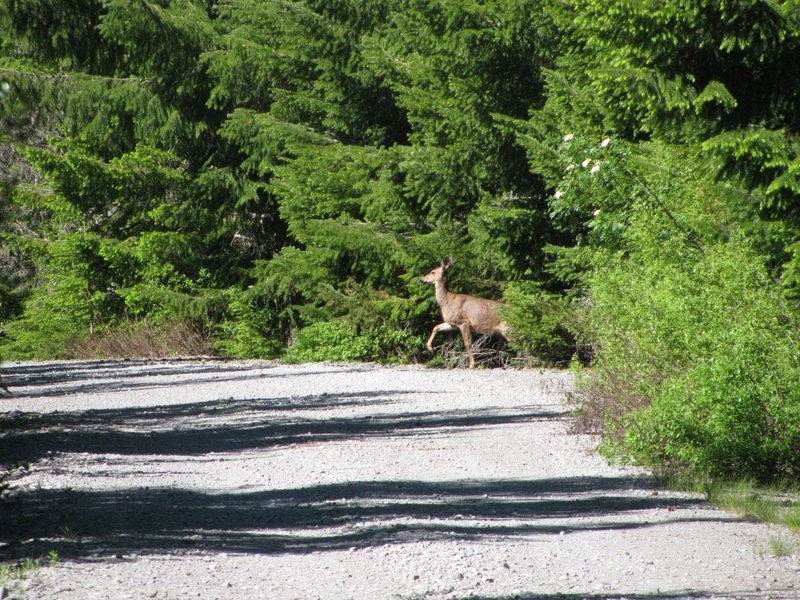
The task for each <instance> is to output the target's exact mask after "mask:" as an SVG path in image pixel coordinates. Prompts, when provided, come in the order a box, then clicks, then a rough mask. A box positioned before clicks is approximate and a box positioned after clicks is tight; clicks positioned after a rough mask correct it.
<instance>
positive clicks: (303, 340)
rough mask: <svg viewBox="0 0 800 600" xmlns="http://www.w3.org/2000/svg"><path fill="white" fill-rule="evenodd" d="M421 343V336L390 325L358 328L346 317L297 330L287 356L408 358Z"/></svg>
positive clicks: (296, 359) (289, 358)
mask: <svg viewBox="0 0 800 600" xmlns="http://www.w3.org/2000/svg"><path fill="white" fill-rule="evenodd" d="M421 345H422V339H421V338H420V337H419V336H414V335H410V334H409V333H408V332H405V331H402V330H399V329H395V328H392V327H389V326H386V325H384V326H378V327H374V328H372V329H369V330H363V331H360V332H359V331H357V330H356V329H355V328H354V327H353V324H352V323H349V322H348V321H347V320H344V319H341V320H335V321H317V322H316V323H314V324H312V325H309V326H308V327H305V328H303V329H301V330H300V331H298V332H297V337H296V339H295V343H294V345H292V346H290V347H289V349H288V351H287V352H286V354H285V356H284V358H285V359H286V360H287V361H289V362H306V361H321V360H332V361H338V362H348V361H361V360H377V361H393V360H397V359H406V358H407V357H408V355H409V354H410V353H411V352H412V351H413V350H412V349H415V348H416V347H419V346H421Z"/></svg>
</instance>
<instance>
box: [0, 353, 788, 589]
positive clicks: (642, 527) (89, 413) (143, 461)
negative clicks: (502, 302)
mask: <svg viewBox="0 0 800 600" xmlns="http://www.w3.org/2000/svg"><path fill="white" fill-rule="evenodd" d="M0 374H2V376H3V379H4V381H5V382H6V383H7V384H8V385H9V386H10V387H11V388H12V391H13V392H14V397H12V398H3V399H0V418H1V419H2V421H0V422H1V423H2V424H3V432H2V437H0V459H2V460H3V461H9V460H19V461H23V462H28V463H30V471H29V472H27V473H23V472H22V471H21V470H20V471H18V476H17V477H16V479H15V480H14V481H13V493H12V494H11V497H10V498H9V499H7V500H6V501H5V502H3V503H2V505H0V511H2V512H0V514H1V515H2V530H0V541H1V542H2V545H0V553H1V554H2V555H3V557H4V558H5V559H6V562H7V563H8V562H9V561H10V562H14V561H19V560H20V559H22V558H24V557H30V556H34V557H40V558H41V559H42V566H41V567H40V568H39V569H37V570H36V571H35V572H34V573H32V574H31V576H30V577H28V578H27V579H26V580H24V581H21V582H20V581H17V582H13V583H12V584H9V586H8V589H7V590H6V594H7V595H11V596H14V595H19V596H23V597H27V598H59V599H62V598H63V599H76V600H77V599H81V600H83V599H86V598H192V597H196V598H204V599H213V598H225V599H241V598H245V599H250V598H252V599H264V598H277V599H301V598H302V599H312V598H325V599H329V598H330V599H339V598H358V599H382V598H408V599H412V598H483V599H489V598H491V599H511V598H603V599H610V598H621V597H628V598H634V597H635V598H690V597H703V598H768V597H771V598H800V591H796V590H798V589H800V561H799V560H798V557H797V556H788V557H774V556H772V552H771V549H770V548H771V544H773V543H774V540H780V539H783V538H786V539H788V536H789V534H788V533H786V532H784V531H783V530H781V529H778V528H770V527H767V526H764V525H761V524H756V523H749V522H742V521H739V520H737V519H736V518H734V517H733V516H732V515H730V514H727V513H725V512H722V511H720V510H716V509H714V508H711V507H709V506H708V505H706V504H704V503H703V502H701V501H700V500H699V499H698V498H694V497H690V496H686V495H680V494H675V493H670V492H666V491H663V490H657V489H656V488H655V487H654V484H653V482H652V480H651V479H650V478H649V477H648V475H647V474H646V473H643V472H641V471H638V470H635V469H625V468H618V467H610V466H608V465H607V464H606V463H605V461H604V460H603V459H602V458H600V457H599V456H597V455H596V454H595V453H594V452H592V447H593V443H594V440H592V439H590V438H587V437H583V436H575V435H569V434H568V433H567V430H568V427H569V422H568V420H567V418H566V416H565V410H566V407H565V405H564V403H563V397H564V393H565V392H566V391H567V390H568V389H569V387H570V385H571V381H570V376H569V375H568V374H566V373H563V372H538V371H500V370H495V371H485V370H478V371H465V370H450V371H443V370H429V369H424V368H416V367H415V368H385V367H375V366H369V365H366V366H365V365H336V366H333V365H318V364H317V365H303V366H286V365H279V364H272V363H262V362H244V363H243V362H239V363H222V362H213V361H175V362H149V363H148V362H136V361H126V362H91V363H85V362H83V363H55V364H53V363H49V364H48V363H37V364H24V365H14V364H6V365H4V367H3V368H2V369H0ZM48 554H51V555H52V556H53V557H54V558H55V556H56V554H57V561H55V564H52V565H51V564H50V561H49V559H48Z"/></svg>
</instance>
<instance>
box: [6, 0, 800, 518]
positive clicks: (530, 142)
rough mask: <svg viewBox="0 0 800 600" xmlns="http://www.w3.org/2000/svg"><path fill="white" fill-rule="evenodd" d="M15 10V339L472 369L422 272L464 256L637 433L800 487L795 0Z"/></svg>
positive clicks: (269, 3) (9, 53)
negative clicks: (433, 349)
mask: <svg viewBox="0 0 800 600" xmlns="http://www.w3.org/2000/svg"><path fill="white" fill-rule="evenodd" d="M0 25H2V28H3V30H4V31H6V32H8V33H9V35H8V36H5V37H3V38H2V40H0V241H1V242H2V243H1V244H0V328H2V336H0V356H2V357H3V358H4V359H6V360H7V359H12V358H13V359H31V358H67V357H76V356H83V357H96V356H129V355H139V356H170V355H186V354H198V353H214V354H217V355H220V356H225V357H240V358H243V357H281V358H285V359H287V360H292V361H306V360H323V359H327V360H379V361H384V362H410V361H413V362H424V361H431V360H433V361H438V362H439V363H441V362H442V361H444V362H445V363H446V364H448V365H449V364H453V362H454V361H453V360H452V358H450V357H448V355H447V354H449V353H446V354H445V356H444V358H442V355H441V353H440V354H438V355H436V356H431V354H430V353H428V352H427V351H426V350H425V349H424V348H423V341H424V339H425V336H426V335H427V333H428V332H429V331H430V329H431V327H432V325H434V324H435V323H436V322H437V317H438V314H437V307H436V303H435V299H434V297H433V294H432V292H431V290H430V288H428V287H426V286H425V285H424V284H423V283H422V282H420V276H421V275H423V274H424V273H426V272H427V271H428V270H430V268H431V267H433V266H434V265H435V264H437V263H438V262H439V261H440V260H441V259H442V258H443V257H444V256H447V255H452V256H453V258H454V266H453V268H452V270H451V273H452V276H451V280H450V286H451V288H452V289H454V290H456V291H460V292H465V293H470V294H475V295H479V296H483V297H489V298H498V299H499V298H504V299H505V301H506V304H507V308H506V311H505V312H506V314H505V315H504V316H505V318H506V319H507V320H508V321H509V322H510V323H511V324H512V326H513V328H514V331H515V338H514V342H513V344H511V346H510V347H506V348H505V349H504V352H507V353H508V354H507V355H504V357H503V360H505V361H506V362H509V363H510V364H519V363H524V364H536V365H545V366H550V365H555V366H567V365H569V364H572V365H574V366H575V368H577V369H579V370H581V373H582V374H581V377H580V379H581V381H582V385H581V388H580V391H579V393H578V400H579V402H580V422H581V423H582V425H583V426H584V427H585V428H586V430H588V431H593V432H598V433H601V434H602V435H603V440H604V442H603V451H604V452H606V453H607V454H608V456H610V457H613V458H616V459H622V460H630V461H635V462H637V463H639V464H643V465H647V466H650V467H653V468H656V469H661V470H667V471H670V472H688V473H691V474H692V475H693V476H694V477H696V478H699V480H701V481H706V480H728V479H733V480H748V481H753V482H756V483H757V484H759V485H763V484H770V485H776V482H783V484H785V486H786V489H792V490H796V488H793V487H791V486H796V485H797V484H798V482H799V481H800V322H799V321H798V319H799V316H800V311H799V310H798V299H800V138H799V137H798V134H799V133H800V71H798V69H797V68H796V65H797V64H798V63H800V4H798V2H797V0H748V1H745V2H741V1H736V2H734V1H725V0H723V1H721V2H720V1H715V2H708V1H698V2H693V3H689V4H687V3H685V2H673V1H667V2H649V1H645V2H638V3H633V4H632V3H630V2H626V1H622V0H620V1H616V0H614V1H607V0H602V1H601V0H576V1H574V2H570V3H564V2H561V1H556V0H536V1H528V0H491V1H477V0H466V1H463V2H440V1H431V0H425V1H423V0H415V1H412V2H405V1H403V2H401V1H400V0H379V1H374V0H337V1H328V0H325V1H321V0H295V1H286V0H275V1H273V0H225V1H212V0H204V1H198V0H137V1H135V2H130V1H129V0H102V1H101V0H79V1H77V2H76V0H69V1H68V0H44V1H42V0H35V1H34V0H18V1H15V2H11V3H3V4H2V6H0ZM443 339H444V338H443ZM453 343H455V344H458V343H459V342H458V341H454V342H453ZM515 361H516V362H515ZM795 497H796V496H795ZM792 511H794V513H793V512H792ZM787 514H789V515H790V516H789V517H788V519H789V523H790V524H791V522H793V520H796V519H797V516H796V509H792V510H789V511H788V512H787ZM791 514H794V516H791Z"/></svg>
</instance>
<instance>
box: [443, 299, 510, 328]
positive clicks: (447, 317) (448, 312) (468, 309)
mask: <svg viewBox="0 0 800 600" xmlns="http://www.w3.org/2000/svg"><path fill="white" fill-rule="evenodd" d="M499 306H500V303H499V302H495V301H494V300H487V299H486V298H478V297H476V296H469V295H467V294H452V293H451V294H449V298H448V302H447V304H446V305H444V306H442V318H443V319H444V321H445V322H447V323H449V324H450V325H455V326H459V325H463V324H464V323H468V324H469V326H470V328H471V329H472V330H473V331H475V332H477V333H483V334H489V333H493V332H495V331H497V330H498V326H499V325H500V316H499V315H498V312H497V309H498V307H499Z"/></svg>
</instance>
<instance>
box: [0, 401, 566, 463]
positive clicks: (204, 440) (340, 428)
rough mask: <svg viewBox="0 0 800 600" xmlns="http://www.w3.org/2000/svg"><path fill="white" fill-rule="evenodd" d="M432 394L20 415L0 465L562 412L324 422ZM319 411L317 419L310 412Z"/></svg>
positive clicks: (12, 418)
mask: <svg viewBox="0 0 800 600" xmlns="http://www.w3.org/2000/svg"><path fill="white" fill-rule="evenodd" d="M435 393H437V392H434V391H419V390H414V391H411V390H371V391H359V392H348V393H335V394H328V393H324V394H318V395H307V396H292V397H279V398H248V399H220V400H210V401H202V402H194V403H185V404H176V405H159V406H146V407H133V408H121V409H93V410H86V411H70V412H51V413H33V412H24V413H21V412H17V413H9V414H7V415H5V416H4V417H0V424H2V428H3V429H2V437H0V464H5V465H10V464H18V463H30V462H34V461H36V460H38V459H40V458H42V457H44V456H47V455H50V454H54V453H71V452H80V453H92V454H123V455H150V456H165V455H172V456H176V455H177V456H196V455H202V454H209V453H222V452H236V451H242V450H254V449H264V448H275V447H280V446H287V445H291V444H303V443H312V442H313V443H319V442H327V441H337V440H346V439H355V438H365V437H386V436H395V437H396V436H403V435H425V434H432V433H444V432H448V431H454V430H459V429H464V428H472V427H481V426H491V425H500V424H507V423H518V422H533V421H536V420H541V419H560V418H563V417H564V415H563V413H562V412H557V411H556V412H554V411H543V410H541V408H540V407H535V406H534V407H528V408H524V407H523V408H521V409H519V410H515V411H513V412H507V411H506V412H498V411H497V410H495V409H491V408H482V409H475V410H472V411H463V410H453V411H426V412H414V413H399V414H398V413H396V412H395V413H375V412H371V413H369V414H361V415H353V416H346V417H340V416H336V417H329V416H327V415H326V414H325V412H324V411H326V410H329V409H331V408H342V407H348V406H351V407H359V408H364V407H369V406H372V407H376V406H388V405H391V404H392V403H395V402H397V401H399V399H401V398H409V397H412V396H414V395H420V394H423V395H425V396H431V395H433V394H435ZM314 412H319V413H320V415H319V416H318V417H314V416H309V413H312V414H313V413H314Z"/></svg>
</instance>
